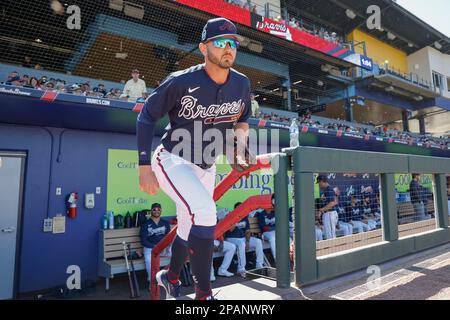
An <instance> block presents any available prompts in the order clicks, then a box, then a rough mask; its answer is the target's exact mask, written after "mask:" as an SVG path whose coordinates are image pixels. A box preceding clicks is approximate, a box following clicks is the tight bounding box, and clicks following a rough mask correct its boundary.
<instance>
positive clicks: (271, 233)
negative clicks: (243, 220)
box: [258, 208, 276, 259]
mask: <svg viewBox="0 0 450 320" xmlns="http://www.w3.org/2000/svg"><path fill="white" fill-rule="evenodd" d="M258 223H259V227H260V228H261V232H262V238H263V240H267V241H269V243H270V250H271V251H272V255H273V258H274V259H276V255H275V254H276V247H275V212H274V210H273V208H272V210H270V211H269V212H267V211H266V210H262V211H260V212H259V213H258Z"/></svg>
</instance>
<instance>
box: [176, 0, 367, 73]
mask: <svg viewBox="0 0 450 320" xmlns="http://www.w3.org/2000/svg"><path fill="white" fill-rule="evenodd" d="M175 1H176V2H178V3H181V4H184V5H186V6H189V7H191V8H194V9H197V10H200V11H204V12H208V13H211V14H213V15H216V16H221V17H224V18H227V19H229V20H231V21H234V22H237V23H239V24H242V25H244V26H247V27H252V28H255V29H257V30H259V31H262V32H266V33H270V34H272V35H275V36H278V37H281V38H283V39H286V40H288V41H292V42H295V43H297V44H299V45H302V46H304V47H307V48H311V49H314V50H316V51H319V52H322V53H325V54H327V55H329V56H332V57H335V58H338V59H341V60H343V61H347V62H349V63H352V64H354V65H356V66H358V67H361V68H363V69H366V70H369V71H372V70H373V62H372V59H370V58H368V57H366V56H363V55H361V54H359V53H356V52H354V51H352V50H350V49H348V48H345V47H342V46H340V45H338V44H336V43H334V42H331V41H326V40H325V39H322V38H320V37H317V36H314V35H312V34H309V33H308V32H305V31H302V30H299V29H297V28H293V27H290V26H288V25H286V24H284V23H280V22H278V21H275V20H272V19H269V18H266V17H263V16H260V15H259V14H256V13H253V12H250V11H249V10H247V9H244V8H240V7H237V6H235V5H233V4H229V3H226V2H222V3H220V5H217V0H202V1H198V0H175Z"/></svg>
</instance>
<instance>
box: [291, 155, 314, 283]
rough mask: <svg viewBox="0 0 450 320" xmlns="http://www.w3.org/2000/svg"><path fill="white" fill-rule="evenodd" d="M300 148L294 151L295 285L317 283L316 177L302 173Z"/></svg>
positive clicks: (309, 173) (310, 173)
mask: <svg viewBox="0 0 450 320" xmlns="http://www.w3.org/2000/svg"><path fill="white" fill-rule="evenodd" d="M300 152H301V151H300V148H298V149H297V150H295V151H294V158H293V162H294V165H293V167H294V169H293V174H294V192H295V195H294V199H295V200H294V201H295V222H294V223H295V225H294V228H295V235H294V238H295V259H294V260H295V262H294V264H295V284H296V286H301V284H302V283H307V282H312V281H315V280H316V278H317V260H316V259H317V257H316V236H315V206H314V175H313V173H312V172H306V173H305V172H300V167H299V165H300Z"/></svg>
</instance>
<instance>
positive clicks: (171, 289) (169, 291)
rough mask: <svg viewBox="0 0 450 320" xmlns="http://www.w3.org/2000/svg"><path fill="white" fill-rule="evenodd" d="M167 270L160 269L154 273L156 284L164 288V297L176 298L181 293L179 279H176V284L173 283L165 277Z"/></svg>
mask: <svg viewBox="0 0 450 320" xmlns="http://www.w3.org/2000/svg"><path fill="white" fill-rule="evenodd" d="M167 274H168V271H167V270H161V271H159V272H158V273H157V274H156V281H157V282H158V285H160V286H161V287H163V288H164V289H166V299H170V298H178V297H179V296H180V293H181V281H180V280H178V283H177V284H173V283H171V282H170V281H169V278H168V277H167Z"/></svg>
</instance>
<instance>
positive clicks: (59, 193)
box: [56, 187, 61, 196]
mask: <svg viewBox="0 0 450 320" xmlns="http://www.w3.org/2000/svg"><path fill="white" fill-rule="evenodd" d="M56 195H57V196H60V195H61V188H60V187H58V188H56Z"/></svg>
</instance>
